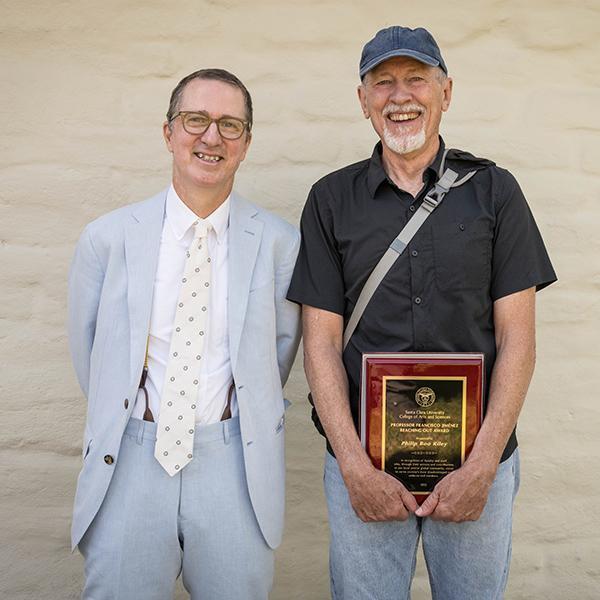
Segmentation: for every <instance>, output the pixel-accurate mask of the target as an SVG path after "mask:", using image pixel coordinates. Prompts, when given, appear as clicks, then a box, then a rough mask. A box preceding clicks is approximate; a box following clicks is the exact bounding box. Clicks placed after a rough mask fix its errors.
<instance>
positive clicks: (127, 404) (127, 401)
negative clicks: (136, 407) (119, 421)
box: [123, 398, 129, 410]
mask: <svg viewBox="0 0 600 600" xmlns="http://www.w3.org/2000/svg"><path fill="white" fill-rule="evenodd" d="M123 406H125V410H127V409H128V408H129V399H128V398H125V402H123Z"/></svg>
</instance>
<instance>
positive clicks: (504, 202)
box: [491, 171, 556, 301]
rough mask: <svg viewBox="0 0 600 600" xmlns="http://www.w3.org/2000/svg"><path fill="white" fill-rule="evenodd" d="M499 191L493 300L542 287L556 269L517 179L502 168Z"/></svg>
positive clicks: (492, 288) (547, 282) (495, 232)
mask: <svg viewBox="0 0 600 600" xmlns="http://www.w3.org/2000/svg"><path fill="white" fill-rule="evenodd" d="M501 174H502V182H501V183H499V185H498V186H497V189H498V193H497V194H495V197H494V202H495V205H496V225H495V231H494V245H493V257H492V285H491V296H492V300H494V301H495V300H498V299H499V298H502V297H504V296H508V295H510V294H514V293H516V292H520V291H522V290H525V289H528V288H530V287H535V288H536V290H541V289H542V288H545V287H546V286H548V285H550V284H551V283H554V282H555V281H556V273H555V272H554V268H553V267H552V263H551V262H550V258H549V256H548V253H547V251H546V247H545V246H544V241H543V240H542V236H541V234H540V231H539V229H538V227H537V225H536V223H535V220H534V218H533V215H532V213H531V210H530V209H529V206H528V205H527V201H526V200H525V197H524V195H523V192H522V191H521V188H520V187H519V184H518V183H517V181H516V179H515V178H514V177H513V176H512V175H511V174H510V173H508V171H502V172H501Z"/></svg>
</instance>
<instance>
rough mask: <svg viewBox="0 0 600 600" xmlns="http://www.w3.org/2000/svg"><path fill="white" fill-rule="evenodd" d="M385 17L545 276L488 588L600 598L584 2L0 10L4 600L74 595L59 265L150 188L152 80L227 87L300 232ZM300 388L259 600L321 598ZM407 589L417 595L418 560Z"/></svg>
mask: <svg viewBox="0 0 600 600" xmlns="http://www.w3.org/2000/svg"><path fill="white" fill-rule="evenodd" d="M395 23H400V24H404V25H409V26H413V27H415V26H418V25H424V26H426V27H428V28H429V29H430V30H431V31H432V32H433V33H434V35H435V36H436V37H437V39H438V41H439V43H440V45H441V47H442V49H443V51H444V54H445V58H446V62H447V64H448V67H449V69H450V72H451V74H452V75H453V76H454V79H455V88H454V98H453V105H452V107H451V109H450V111H449V113H447V114H446V116H445V118H444V122H443V133H444V135H445V138H446V141H447V143H448V145H450V146H454V147H459V148H464V149H467V150H470V151H472V152H473V153H475V154H480V155H483V156H487V157H489V158H492V159H494V160H495V161H496V162H498V163H499V164H500V165H502V166H504V167H507V168H509V169H511V170H512V171H513V173H514V174H515V175H516V176H517V178H518V179H519V181H520V183H521V185H522V187H523V188H524V190H525V193H526V196H527V198H528V199H529V202H530V204H531V207H532V209H533V211H534V214H535V215H536V218H537V222H538V224H539V227H540V229H541V230H542V233H543V235H544V237H545V240H546V243H547V246H548V248H549V251H550V254H551V257H552V259H553V261H554V264H555V267H556V270H557V272H558V274H559V277H560V282H559V283H558V284H556V285H554V286H552V287H551V288H549V289H548V290H546V291H544V292H542V293H541V294H540V296H539V298H538V302H539V304H538V306H539V309H538V367H537V371H536V375H535V378H534V382H533V384H532V387H531V391H530V394H529V398H528V400H527V403H526V405H525V409H524V412H523V415H522V418H521V421H520V428H519V430H520V441H521V457H522V474H523V482H522V488H521V492H520V494H519V496H518V500H517V507H516V518H515V525H514V550H513V563H512V572H511V579H510V583H509V587H508V592H507V597H508V598H511V599H533V598H536V599H537V598H543V599H557V600H559V599H560V600H562V599H565V598H568V599H571V598H573V599H578V600H585V599H592V598H598V597H600V566H599V562H598V554H599V552H600V522H599V517H598V507H599V506H600V482H599V480H598V461H597V455H598V428H599V425H600V408H599V406H600V404H599V403H598V389H600V379H599V375H598V374H599V372H600V368H599V366H598V361H599V359H600V352H599V351H598V338H599V337H600V327H599V320H598V314H599V312H600V311H599V308H600V301H599V294H598V293H599V291H600V265H599V262H598V253H599V252H600V241H599V237H598V233H597V231H598V225H600V223H599V219H600V204H599V202H600V145H599V143H598V135H599V133H600V116H599V115H600V111H599V110H598V107H599V106H600V89H599V84H600V46H599V40H600V1H599V0H580V1H577V2H575V1H571V2H569V1H568V0H566V1H565V0H562V1H560V2H559V1H558V0H543V1H542V0H529V1H528V2H522V1H519V0H498V1H490V0H483V1H481V2H467V1H466V0H457V1H456V2H452V3H448V2H442V1H441V0H436V1H428V0H423V1H422V2H419V3H407V2H397V1H395V2H392V1H385V0H382V1H379V2H367V1H365V0H357V1H356V2H354V3H351V2H343V1H341V0H337V1H327V0H320V1H319V2H317V1H313V0H303V1H300V2H291V1H289V0H278V1H275V0H254V2H247V1H244V0H178V1H177V2H166V1H159V0H144V1H142V0H121V1H117V0H105V1H104V2H90V1H81V2H75V1H63V0H53V1H52V2H51V1H49V0H29V1H27V2H8V1H7V0H1V1H0V64H1V65H2V67H1V68H2V70H1V73H2V103H1V105H0V116H1V122H2V127H1V129H0V148H1V152H2V159H1V161H0V173H1V181H2V183H1V186H0V215H1V218H0V259H1V264H2V271H1V275H0V302H1V307H2V310H1V313H0V352H1V360H2V377H1V378H0V397H1V410H2V416H1V422H2V428H1V431H0V472H1V474H2V485H1V486H0V514H2V515H3V518H2V521H1V524H0V538H1V539H2V547H1V550H0V565H1V566H0V569H1V576H0V597H2V598H6V599H10V600H26V599H27V600H29V599H32V598H44V599H45V600H67V599H74V598H77V597H78V593H79V590H80V586H81V581H82V572H81V570H82V569H81V568H82V561H81V558H80V557H79V555H78V554H74V555H71V554H70V553H69V541H68V531H69V523H70V511H71V503H72V498H73V492H74V487H75V480H76V476H77V472H78V469H79V466H80V441H81V437H82V431H83V419H84V413H85V407H84V400H83V399H82V396H81V393H80V391H79V389H78V387H77V385H76V382H75V377H74V375H73V372H72V370H71V367H70V363H69V358H68V351H67V344H66V336H65V280H66V275H67V269H68V264H69V261H70V257H71V253H72V250H73V246H74V243H75V240H76V239H77V236H78V234H79V232H80V231H81V229H82V228H83V226H84V224H85V223H86V222H88V221H89V220H91V219H92V218H94V217H96V216H98V215H100V214H102V213H104V212H106V211H108V210H110V209H112V208H114V207H117V206H120V205H122V204H124V203H127V202H132V201H136V200H139V199H142V198H145V197H147V196H149V195H150V194H152V193H154V192H155V191H157V190H159V189H161V188H163V187H165V186H166V185H167V184H168V182H169V173H170V155H169V154H168V153H167V152H166V150H165V148H164V146H163V142H162V138H161V123H162V119H163V115H164V113H165V111H166V108H167V102H168V96H169V93H170V91H171V89H172V87H173V86H174V85H175V83H176V82H177V81H178V80H179V79H180V78H181V77H182V76H183V75H186V74H187V73H189V72H191V71H193V70H195V69H197V68H200V67H207V66H221V67H225V68H228V69H230V70H232V71H233V72H235V73H236V74H237V75H239V77H240V78H241V79H242V80H243V81H244V82H245V83H246V84H247V86H248V87H249V89H250V91H251V92H252V94H253V96H254V102H255V106H256V119H255V120H256V125H255V129H254V141H253V144H252V147H251V149H250V153H249V156H248V159H247V160H246V162H245V163H244V165H243V166H242V168H241V171H240V173H239V177H238V185H237V187H238V189H239V191H241V192H242V193H243V194H245V195H247V196H248V197H249V198H251V199H253V200H254V201H256V202H258V203H260V204H262V205H263V206H265V207H268V208H270V209H273V210H274V211H276V212H277V213H279V214H281V215H282V216H284V217H286V218H287V219H288V220H290V221H292V222H297V221H298V218H299V216H300V212H301V209H302V206H303V203H304V200H305V198H306V194H307V192H308V189H309V187H310V185H311V184H312V183H313V182H314V181H315V180H316V179H317V178H319V177H320V176H322V175H324V174H325V173H327V172H328V171H331V170H333V169H335V168H338V167H340V166H342V165H344V164H347V163H350V162H354V161H356V160H360V159H362V158H365V157H367V156H368V155H369V154H370V152H371V148H372V144H373V143H374V141H375V137H374V134H373V132H372V130H371V128H370V125H369V124H368V123H367V122H365V121H364V119H363V118H362V115H361V112H360V109H359V105H358V102H357V100H356V93H355V87H356V84H357V63H358V58H359V55H360V50H361V48H362V45H363V43H364V42H365V41H366V40H367V39H369V38H370V37H371V36H372V35H373V34H374V33H375V32H376V31H377V30H378V29H379V28H381V27H384V26H387V25H390V24H395ZM305 392H306V384H305V382H304V378H303V376H302V370H301V360H298V361H297V365H296V368H295V371H294V375H293V377H292V380H291V382H290V384H289V387H288V392H287V395H288V396H289V397H290V398H291V399H292V400H294V401H295V404H294V406H293V408H292V409H291V411H290V413H289V421H288V423H289V426H288V466H289V480H288V481H289V485H288V519H287V529H286V536H285V539H284V543H283V545H282V547H281V549H280V551H279V552H278V557H277V560H278V562H277V572H276V583H275V589H274V592H273V595H272V597H273V598H275V599H277V600H284V599H285V600H292V599H298V600H300V599H301V600H313V599H314V600H321V599H326V598H328V597H329V592H328V581H327V524H326V515H325V506H324V499H323V494H322V490H321V478H322V475H321V466H322V457H323V444H322V443H321V440H320V439H319V437H318V435H317V434H316V433H315V432H314V431H313V429H312V426H311V424H310V419H309V413H308V406H307V403H306V401H305ZM413 589H414V595H413V597H414V598H415V599H416V600H422V599H425V598H429V597H430V596H429V592H428V586H427V583H426V576H425V570H424V568H423V562H422V560H420V562H419V567H418V570H417V574H416V577H415V582H414V585H413ZM178 594H179V595H178V598H179V599H180V598H184V597H185V595H184V593H183V592H182V590H181V589H180V590H179V592H178ZM469 600H471V599H469ZM473 600H478V599H473Z"/></svg>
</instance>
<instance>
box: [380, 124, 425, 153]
mask: <svg viewBox="0 0 600 600" xmlns="http://www.w3.org/2000/svg"><path fill="white" fill-rule="evenodd" d="M383 141H384V142H385V145H386V146H387V147H388V148H389V149H390V150H391V151H392V152H395V153H396V154H410V153H411V152H414V151H415V150H418V149H419V148H422V147H423V146H424V145H425V126H423V127H422V128H421V130H420V131H418V132H417V133H415V134H414V135H403V136H399V135H394V134H393V133H392V132H391V131H390V130H389V129H388V127H387V123H384V125H383Z"/></svg>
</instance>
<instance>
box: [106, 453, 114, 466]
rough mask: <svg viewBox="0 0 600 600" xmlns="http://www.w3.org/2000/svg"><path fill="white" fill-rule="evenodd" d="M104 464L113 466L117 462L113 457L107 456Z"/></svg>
mask: <svg viewBox="0 0 600 600" xmlns="http://www.w3.org/2000/svg"><path fill="white" fill-rule="evenodd" d="M104 462H105V463H106V464H107V465H112V464H113V463H114V462H115V459H114V458H113V457H112V456H111V455H110V454H107V455H106V456H105V457H104Z"/></svg>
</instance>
